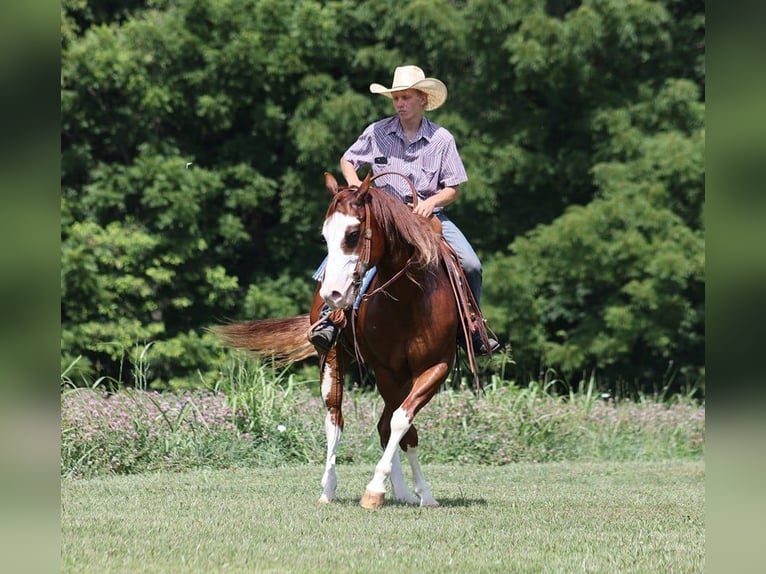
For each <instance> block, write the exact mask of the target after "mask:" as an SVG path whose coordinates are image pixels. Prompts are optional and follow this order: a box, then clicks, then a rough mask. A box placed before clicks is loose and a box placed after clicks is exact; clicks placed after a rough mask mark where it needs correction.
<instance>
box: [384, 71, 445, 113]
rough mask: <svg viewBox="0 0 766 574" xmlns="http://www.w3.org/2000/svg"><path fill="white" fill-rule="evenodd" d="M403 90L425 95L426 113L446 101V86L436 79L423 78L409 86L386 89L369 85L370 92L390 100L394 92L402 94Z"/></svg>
mask: <svg viewBox="0 0 766 574" xmlns="http://www.w3.org/2000/svg"><path fill="white" fill-rule="evenodd" d="M404 90H420V91H421V92H423V93H425V94H426V95H427V96H428V102H427V103H426V106H425V110H426V111H431V110H435V109H436V108H438V107H440V106H441V105H442V104H443V103H444V102H445V101H446V100H447V86H445V85H444V82H442V81H441V80H437V79H436V78H425V79H423V80H420V81H417V82H415V83H414V84H412V85H411V86H394V87H393V88H387V87H386V86H383V85H382V84H370V92H372V93H373V94H380V95H381V96H385V97H387V98H392V97H393V96H392V94H393V93H394V92H402V91H404Z"/></svg>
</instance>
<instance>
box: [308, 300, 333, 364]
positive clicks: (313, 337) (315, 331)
mask: <svg viewBox="0 0 766 574" xmlns="http://www.w3.org/2000/svg"><path fill="white" fill-rule="evenodd" d="M329 314H330V308H329V307H328V306H327V305H323V306H322V310H321V311H320V312H319V321H317V323H316V325H314V327H313V328H312V329H311V330H310V331H309V334H308V337H309V341H310V342H311V344H312V345H314V348H315V349H316V350H317V352H318V353H319V354H320V355H326V354H327V353H328V352H329V351H330V349H332V346H333V345H334V344H335V338H336V337H337V335H338V328H337V327H336V326H335V324H334V323H333V322H332V321H330V319H329V318H328V315H329Z"/></svg>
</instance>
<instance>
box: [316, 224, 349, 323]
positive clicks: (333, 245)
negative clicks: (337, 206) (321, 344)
mask: <svg viewBox="0 0 766 574" xmlns="http://www.w3.org/2000/svg"><path fill="white" fill-rule="evenodd" d="M354 225H359V219H357V218H356V217H352V216H350V215H345V214H343V213H334V214H333V215H331V216H330V217H329V218H328V219H327V221H325V223H324V226H323V227H322V235H323V236H324V239H325V242H326V243H327V265H326V266H325V270H324V279H323V280H322V286H321V287H320V289H319V295H320V296H321V297H322V299H324V300H325V302H327V303H328V304H329V305H330V306H331V307H336V308H338V307H349V306H351V304H352V303H353V302H354V297H355V295H356V293H354V289H353V281H354V277H353V274H354V269H356V263H357V261H358V260H359V256H358V255H357V254H356V253H344V252H343V239H344V237H345V236H346V230H347V229H348V228H349V227H351V226H354Z"/></svg>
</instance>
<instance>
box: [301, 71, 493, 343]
mask: <svg viewBox="0 0 766 574" xmlns="http://www.w3.org/2000/svg"><path fill="white" fill-rule="evenodd" d="M370 92H372V93H373V94H380V95H382V96H385V97H387V98H389V99H391V100H392V102H393V105H394V110H395V111H396V115H394V116H391V117H388V118H384V119H382V120H379V121H377V122H374V123H372V124H370V125H369V126H367V128H366V129H365V130H364V131H363V132H362V134H361V135H360V136H359V137H358V138H357V140H356V142H354V143H353V144H352V145H351V147H350V148H348V150H346V152H345V153H344V154H343V157H342V158H341V159H340V169H341V173H343V177H344V178H345V179H346V183H347V184H348V185H350V186H359V185H361V183H362V182H361V180H360V178H359V175H358V174H357V170H359V169H360V168H362V167H366V166H369V167H371V168H372V171H373V175H377V174H378V173H382V172H395V173H399V174H403V175H405V176H407V177H408V178H409V179H410V181H412V183H413V184H414V186H415V189H416V190H417V193H418V202H417V205H416V206H415V207H414V208H413V211H414V212H415V213H416V214H417V215H421V216H423V217H429V216H430V215H431V214H433V215H434V216H435V217H437V218H438V219H439V221H441V224H442V234H443V235H444V238H445V239H446V240H447V243H449V244H450V246H451V247H452V249H454V251H455V253H456V254H457V256H458V259H459V260H460V265H461V267H462V268H463V271H464V273H465V276H466V279H467V280H468V285H469V287H470V289H471V292H472V293H473V296H474V298H475V299H476V303H477V304H478V303H480V300H481V285H482V269H481V262H480V261H479V258H478V256H477V255H476V253H475V252H474V250H473V247H471V244H470V243H469V242H468V240H467V239H466V238H465V236H464V235H463V233H462V232H461V231H460V230H459V229H458V228H457V226H456V225H455V224H454V223H453V222H452V221H450V220H449V219H448V218H447V216H446V215H445V214H444V211H443V208H444V207H445V206H447V205H449V204H450V203H452V202H453V201H455V200H456V199H457V198H458V196H459V194H460V185H461V184H463V183H465V182H466V181H467V180H468V176H467V175H466V172H465V168H464V167H463V161H462V159H461V158H460V154H459V153H458V151H457V146H456V144H455V138H453V137H452V134H451V133H450V132H449V131H447V130H446V129H445V128H443V127H441V126H439V125H437V124H435V123H433V122H432V121H430V120H428V119H427V118H425V117H424V115H423V114H424V112H426V111H431V110H435V109H437V108H438V107H440V106H441V105H442V104H443V103H444V102H445V100H446V99H447V86H445V85H444V83H443V82H442V81H441V80H438V79H436V78H426V76H425V73H424V72H423V70H421V69H420V68H419V67H417V66H399V67H398V68H396V70H395V71H394V78H393V82H392V83H391V87H390V88H386V87H385V86H383V85H381V84H375V83H373V84H370ZM375 185H376V186H377V187H380V188H382V189H385V190H386V191H388V192H389V193H391V194H392V195H394V196H396V197H398V198H399V199H401V200H402V201H405V202H408V203H409V201H411V198H410V196H411V194H412V192H411V189H410V186H409V185H408V184H407V182H406V181H404V180H403V179H402V178H401V177H398V176H396V175H384V176H382V177H380V178H378V179H376V180H375ZM322 271H323V266H322V267H320V269H319V270H318V271H317V273H316V274H315V275H314V278H315V279H321V276H322ZM335 331H336V328H335V326H334V325H333V324H332V323H331V322H330V321H329V320H324V321H321V322H319V323H318V324H317V325H316V327H315V328H314V329H312V331H311V333H310V334H309V339H310V340H311V342H312V343H313V344H314V346H316V347H317V349H319V350H326V349H328V348H329V347H330V346H331V345H332V343H333V342H334V339H335V335H336V333H335ZM473 343H474V348H475V349H476V350H477V351H478V352H479V353H480V354H489V353H490V352H493V351H495V350H497V349H498V348H499V346H500V345H499V344H498V342H497V341H495V340H494V339H491V338H490V339H489V343H490V347H489V348H486V347H485V346H484V345H483V344H482V342H481V340H480V339H479V337H478V336H477V335H475V336H474V341H473Z"/></svg>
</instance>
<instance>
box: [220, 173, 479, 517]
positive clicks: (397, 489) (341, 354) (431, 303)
mask: <svg viewBox="0 0 766 574" xmlns="http://www.w3.org/2000/svg"><path fill="white" fill-rule="evenodd" d="M370 181H371V179H370V176H369V175H368V177H367V178H366V179H365V181H364V182H363V183H362V185H361V186H359V187H358V188H357V187H339V186H338V183H337V181H336V180H335V178H334V177H333V176H332V175H330V174H325V186H326V187H327V189H328V191H329V192H330V193H331V194H332V195H333V199H332V202H331V203H330V206H329V208H328V210H327V215H326V217H325V221H324V225H323V227H322V235H323V236H324V239H325V241H326V243H327V249H328V258H327V264H326V267H325V270H324V277H323V279H322V281H321V284H320V285H319V289H318V290H317V294H316V296H315V299H314V303H313V305H312V310H311V313H310V316H307V315H302V316H300V317H294V318H292V319H266V320H261V321H250V322H243V323H235V324H232V325H228V326H222V327H218V328H217V329H216V330H217V332H218V333H219V334H220V335H222V336H223V338H224V340H225V342H226V343H227V344H228V345H230V346H232V347H236V348H243V349H247V350H250V351H253V352H255V353H256V354H257V355H261V356H269V355H272V356H277V357H278V358H282V359H285V360H287V361H294V360H300V359H303V358H306V357H307V356H309V355H311V354H312V351H313V347H311V345H310V344H309V343H308V341H307V338H306V333H307V331H308V329H309V326H310V324H311V323H314V322H316V321H317V320H318V319H319V313H320V309H321V308H322V306H323V304H326V305H327V306H329V307H330V309H332V310H333V315H332V316H333V317H334V319H333V320H334V321H335V322H336V323H339V324H340V326H342V327H344V328H342V329H341V332H340V335H339V338H338V343H337V344H336V345H334V346H333V348H332V349H330V351H329V352H328V353H327V355H326V356H322V357H320V376H321V392H322V397H323V399H324V403H325V406H326V409H327V412H326V416H325V431H326V435H327V459H326V464H325V470H324V474H323V476H322V494H321V496H320V499H319V500H320V502H331V501H332V500H334V499H335V495H336V487H337V476H336V470H335V456H336V453H337V450H338V445H339V443H340V439H341V434H342V432H343V413H342V410H341V407H342V405H341V403H342V400H343V388H344V374H345V370H346V368H347V366H348V365H349V364H350V362H351V361H353V360H354V359H356V360H359V361H360V362H363V363H366V364H367V365H368V366H369V367H371V368H372V370H373V372H374V373H375V381H376V384H377V387H378V390H379V392H380V395H381V396H382V398H383V401H384V403H385V406H384V408H383V412H382V414H381V417H380V421H379V422H378V434H379V436H380V441H381V445H382V447H383V449H384V452H383V456H382V457H381V458H380V461H379V462H378V463H377V465H376V466H375V472H374V475H373V477H372V480H371V481H370V482H369V484H367V488H366V491H365V493H364V495H363V497H362V499H361V501H360V504H361V505H362V506H363V507H365V508H379V507H380V506H381V505H382V504H383V499H384V495H385V492H386V481H387V480H388V479H390V481H391V487H392V494H393V497H394V499H395V500H397V501H402V502H406V503H411V504H419V505H420V506H438V503H437V501H436V499H434V497H433V495H432V494H431V490H430V488H429V486H428V483H427V482H426V479H425V477H424V476H423V472H422V470H421V467H420V464H419V463H418V433H417V430H416V428H415V426H414V424H413V421H414V419H415V415H417V414H418V412H419V411H420V410H421V409H422V408H423V407H425V406H426V405H427V404H428V402H429V401H430V400H431V398H432V397H433V396H434V394H435V393H436V392H437V391H438V390H439V387H440V386H441V385H442V383H444V381H445V380H446V378H447V376H448V374H449V372H450V369H451V366H452V364H453V362H454V360H455V355H456V352H457V344H456V340H457V334H458V328H459V327H460V326H461V325H462V326H463V333H464V335H467V331H466V330H465V329H466V327H465V321H464V319H461V317H462V316H463V314H462V312H461V309H460V305H459V303H458V301H459V298H456V293H455V286H454V284H455V279H454V277H453V278H452V279H451V278H450V272H449V269H450V267H449V266H448V265H446V264H445V262H444V261H443V259H444V258H443V251H442V249H443V247H442V244H446V243H445V242H442V241H441V239H440V235H439V234H438V233H437V232H436V231H435V230H434V229H433V228H432V225H431V223H430V222H429V220H427V219H425V218H422V217H419V216H416V215H414V214H413V213H412V210H411V209H410V207H408V206H407V205H405V204H404V203H402V202H401V201H400V200H398V199H396V198H395V197H393V196H392V195H390V194H388V193H387V192H385V191H383V190H381V189H377V188H374V187H371V186H370ZM415 201H417V199H415ZM372 266H375V267H377V273H376V275H375V278H374V279H373V282H372V283H371V284H370V286H369V289H368V291H367V293H365V294H364V295H363V296H362V301H361V303H360V304H359V306H358V310H355V309H354V302H355V300H356V298H357V297H358V295H359V289H360V284H361V279H362V277H363V275H364V273H365V271H366V270H367V269H369V268H370V267H372ZM458 283H459V281H458ZM461 321H462V322H461ZM481 334H482V336H486V332H485V331H483V330H482V331H481ZM465 338H466V339H470V337H467V336H466V337H465ZM469 355H471V351H470V346H469ZM400 448H401V450H402V451H403V452H404V454H405V455H406V457H407V460H408V461H409V464H410V467H411V469H412V477H413V483H414V489H413V490H414V493H413V492H411V491H410V490H409V488H408V486H407V484H406V482H405V479H404V475H403V471H402V465H401V461H400V455H399V449H400Z"/></svg>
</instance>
